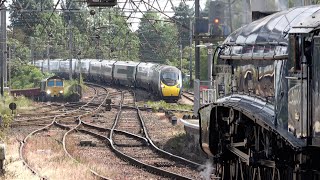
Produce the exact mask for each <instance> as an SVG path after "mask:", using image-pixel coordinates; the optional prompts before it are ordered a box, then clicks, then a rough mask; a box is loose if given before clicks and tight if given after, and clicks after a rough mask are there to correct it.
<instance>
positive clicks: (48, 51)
mask: <svg viewBox="0 0 320 180" xmlns="http://www.w3.org/2000/svg"><path fill="white" fill-rule="evenodd" d="M49 46H50V45H49V40H48V44H47V58H48V60H47V62H48V72H50V61H49V59H50V57H49V50H50V49H49V48H50V47H49Z"/></svg>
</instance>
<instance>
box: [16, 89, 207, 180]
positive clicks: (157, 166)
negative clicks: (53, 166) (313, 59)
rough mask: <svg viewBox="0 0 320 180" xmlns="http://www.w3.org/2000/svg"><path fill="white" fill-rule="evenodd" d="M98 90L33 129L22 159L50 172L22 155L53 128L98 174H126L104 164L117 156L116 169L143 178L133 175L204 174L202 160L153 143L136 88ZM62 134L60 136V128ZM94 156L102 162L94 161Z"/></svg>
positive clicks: (66, 148) (65, 147)
mask: <svg viewBox="0 0 320 180" xmlns="http://www.w3.org/2000/svg"><path fill="white" fill-rule="evenodd" d="M95 89H96V90H95V94H96V96H94V95H93V96H90V97H91V99H89V98H87V99H89V101H88V102H86V103H84V102H79V103H68V104H66V105H65V109H64V110H62V111H63V112H64V113H63V114H60V115H56V116H53V117H51V118H52V119H51V122H50V123H49V124H47V125H46V126H45V127H42V128H39V129H37V130H35V131H33V132H32V133H30V134H29V135H28V136H27V137H26V138H25V139H24V140H23V141H22V143H21V148H20V154H21V159H23V162H24V164H26V166H27V167H28V168H29V169H30V170H31V171H32V172H33V173H34V174H36V175H38V176H39V177H40V178H42V179H46V177H47V176H43V173H41V171H39V169H37V168H34V167H35V166H34V165H33V166H32V165H30V164H28V162H29V161H28V160H27V159H26V157H24V156H23V154H24V152H25V151H26V150H25V149H24V148H25V146H26V144H28V142H30V138H31V137H35V135H40V137H42V136H45V135H46V134H47V132H48V131H51V130H52V129H54V130H55V131H58V130H57V129H60V131H61V132H62V134H63V137H62V138H59V140H58V141H59V142H60V143H61V144H62V147H63V148H62V149H63V151H64V153H65V154H66V155H67V157H69V158H70V159H72V160H74V161H77V162H79V161H78V160H79V159H81V164H82V165H83V166H84V167H85V168H84V169H86V170H87V171H88V172H90V174H91V176H93V177H95V178H99V179H109V178H111V179H119V178H120V179H121V178H123V177H127V176H125V175H122V176H121V174H119V176H114V175H110V173H111V172H109V171H106V170H105V169H106V168H103V167H104V166H105V165H107V164H110V162H109V161H108V159H113V160H114V164H113V165H112V166H115V167H119V168H118V169H113V171H112V172H116V171H118V172H119V170H122V169H123V168H124V169H127V170H126V172H132V174H139V176H138V177H137V176H133V177H132V178H139V179H141V178H153V179H159V178H163V177H168V178H175V179H198V178H201V175H200V171H199V168H200V167H201V165H200V164H197V163H194V162H191V161H189V160H187V159H184V158H181V157H179V156H175V155H172V154H170V153H168V152H165V151H163V150H161V149H159V148H158V147H156V146H155V145H154V144H153V142H152V140H151V139H150V138H149V136H148V134H147V130H146V128H145V127H144V123H143V120H142V119H141V115H140V110H139V108H138V107H137V106H136V103H135V98H134V96H133V95H132V93H131V92H128V91H124V92H119V91H113V92H112V93H111V94H108V93H107V91H106V90H102V89H103V88H101V89H97V87H96V88H95ZM109 93H110V92H109ZM110 97H112V99H113V101H112V103H113V107H114V108H113V109H112V110H111V111H110V112H108V113H109V114H105V113H106V112H107V111H104V108H105V107H104V105H105V100H106V99H107V98H110ZM73 105H74V106H73ZM76 112H81V113H76ZM113 117H115V118H113ZM34 122H38V121H34ZM50 129H51V130H50ZM41 134H43V135H41ZM59 134H60V135H59V136H61V133H59ZM88 139H89V141H88ZM83 142H89V146H88V145H85V146H79V144H81V143H83ZM74 149H78V150H77V151H75V150H74ZM93 152H94V153H93ZM111 152H113V153H111ZM136 152H139V153H136ZM102 154H104V156H103V158H102V157H101V156H99V155H102ZM105 157H108V158H105ZM148 157H153V158H148ZM69 158H68V159H69ZM93 159H95V160H96V162H97V163H98V164H95V163H94V161H93ZM121 159H122V160H125V161H126V165H123V163H120V162H121V161H122V160H121ZM119 164H120V165H119ZM131 164H133V165H135V166H132V165H131ZM136 166H137V167H140V168H136ZM141 168H142V169H143V170H142V169H141ZM111 174H112V173H111Z"/></svg>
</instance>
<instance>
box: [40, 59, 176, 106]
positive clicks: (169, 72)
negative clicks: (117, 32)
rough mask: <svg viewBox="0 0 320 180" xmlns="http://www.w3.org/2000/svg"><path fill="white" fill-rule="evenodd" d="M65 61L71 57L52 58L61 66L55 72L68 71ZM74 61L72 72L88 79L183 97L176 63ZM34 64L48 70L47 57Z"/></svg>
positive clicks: (52, 63) (169, 98)
mask: <svg viewBox="0 0 320 180" xmlns="http://www.w3.org/2000/svg"><path fill="white" fill-rule="evenodd" d="M66 62H69V60H63V61H61V60H50V66H52V67H60V68H59V69H58V70H56V69H54V73H56V74H59V75H67V74H68V73H67V72H66V71H67V70H68V67H69V65H68V63H66ZM72 63H73V64H74V65H73V66H72V74H73V75H74V76H78V74H79V73H81V74H82V75H83V78H84V80H87V81H95V82H102V83H113V84H117V85H125V86H133V87H139V88H144V89H146V90H148V91H151V92H152V93H153V94H155V95H158V96H159V97H160V98H161V99H164V100H167V101H177V100H178V99H179V98H180V97H181V91H182V74H181V71H180V70H179V69H178V68H176V67H173V66H167V65H160V64H155V63H143V62H133V61H116V60H97V59H81V60H75V59H73V60H72ZM35 64H36V65H37V67H39V66H41V67H39V68H40V69H42V70H44V71H48V70H47V69H48V67H47V63H45V61H43V60H38V61H36V62H35ZM50 69H51V68H50ZM69 70H70V68H69ZM63 77H65V78H68V76H63Z"/></svg>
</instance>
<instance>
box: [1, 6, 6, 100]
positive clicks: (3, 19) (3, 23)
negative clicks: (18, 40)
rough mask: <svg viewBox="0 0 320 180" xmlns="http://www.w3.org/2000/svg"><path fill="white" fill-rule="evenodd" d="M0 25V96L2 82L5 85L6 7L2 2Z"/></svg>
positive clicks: (2, 86) (2, 88)
mask: <svg viewBox="0 0 320 180" xmlns="http://www.w3.org/2000/svg"><path fill="white" fill-rule="evenodd" d="M0 15H1V18H0V20H1V23H0V24H1V27H0V31H1V35H0V40H1V46H0V48H1V54H0V58H1V59H0V66H1V68H0V70H1V72H0V74H1V76H0V84H1V85H0V86H1V90H0V93H1V96H3V90H4V84H5V85H7V82H6V81H7V54H6V52H7V28H6V26H7V25H6V7H5V5H4V4H2V6H1V12H0Z"/></svg>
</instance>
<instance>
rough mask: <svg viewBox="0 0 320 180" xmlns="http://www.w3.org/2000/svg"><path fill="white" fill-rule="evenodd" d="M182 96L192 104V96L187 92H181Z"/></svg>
mask: <svg viewBox="0 0 320 180" xmlns="http://www.w3.org/2000/svg"><path fill="white" fill-rule="evenodd" d="M182 96H183V97H184V98H186V99H188V100H189V101H191V102H194V94H193V93H191V92H188V91H183V93H182Z"/></svg>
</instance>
